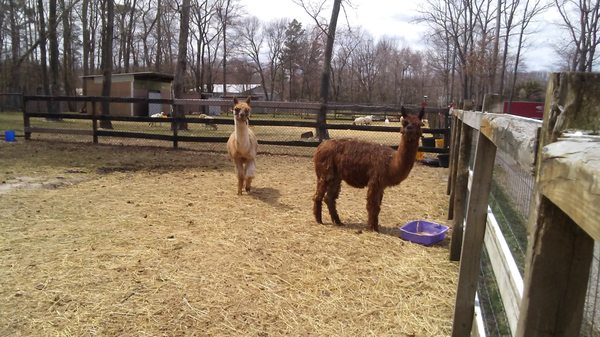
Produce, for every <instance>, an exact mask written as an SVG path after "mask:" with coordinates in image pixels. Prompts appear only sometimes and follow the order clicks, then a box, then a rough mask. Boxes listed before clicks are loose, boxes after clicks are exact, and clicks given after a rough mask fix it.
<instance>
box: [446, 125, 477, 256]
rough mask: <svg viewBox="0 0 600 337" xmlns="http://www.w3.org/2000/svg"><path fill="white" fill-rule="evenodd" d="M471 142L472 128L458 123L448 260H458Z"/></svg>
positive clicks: (460, 248) (460, 247)
mask: <svg viewBox="0 0 600 337" xmlns="http://www.w3.org/2000/svg"><path fill="white" fill-rule="evenodd" d="M472 144H473V128H472V127H470V126H469V125H467V124H466V123H460V145H459V148H458V151H457V152H458V160H457V161H456V164H455V169H456V176H455V179H456V181H455V184H454V198H452V201H453V204H452V205H451V207H452V209H453V217H452V219H453V226H452V241H451V245H450V260H451V261H458V260H460V254H461V250H462V241H463V240H462V239H463V220H464V218H465V205H466V202H467V190H468V186H467V185H468V182H469V160H470V159H471V145H472Z"/></svg>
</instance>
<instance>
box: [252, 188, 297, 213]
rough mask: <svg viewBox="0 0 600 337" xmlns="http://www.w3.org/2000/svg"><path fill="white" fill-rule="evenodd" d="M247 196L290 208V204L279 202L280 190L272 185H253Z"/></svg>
mask: <svg viewBox="0 0 600 337" xmlns="http://www.w3.org/2000/svg"><path fill="white" fill-rule="evenodd" d="M248 196H250V197H252V198H254V199H257V200H260V201H262V202H264V203H266V204H269V205H271V206H274V207H277V208H285V209H291V207H290V206H288V205H286V204H282V203H281V202H279V198H280V197H281V192H279V190H278V189H275V188H272V187H253V188H252V190H251V191H250V193H248Z"/></svg>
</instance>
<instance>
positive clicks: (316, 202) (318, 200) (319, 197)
mask: <svg viewBox="0 0 600 337" xmlns="http://www.w3.org/2000/svg"><path fill="white" fill-rule="evenodd" d="M325 191H327V181H326V180H325V179H317V191H316V192H315V196H314V197H313V214H314V215H315V220H316V221H317V223H320V224H322V223H323V219H322V217H321V212H322V208H323V197H324V196H325Z"/></svg>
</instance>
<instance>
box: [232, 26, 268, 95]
mask: <svg viewBox="0 0 600 337" xmlns="http://www.w3.org/2000/svg"><path fill="white" fill-rule="evenodd" d="M237 34H238V37H239V39H240V44H241V46H240V50H241V51H242V53H243V54H244V55H246V56H247V57H248V58H249V59H250V60H251V61H252V64H253V66H254V70H255V72H256V73H257V74H258V75H259V77H260V84H261V86H262V88H263V92H264V94H265V99H266V100H267V101H268V100H269V91H268V90H267V84H266V80H265V78H266V75H265V71H264V69H263V66H262V62H261V54H262V52H261V50H262V47H263V43H264V39H265V34H264V33H263V31H262V25H261V23H260V21H259V20H258V18H257V17H255V16H251V17H248V18H246V19H244V20H242V22H241V24H240V25H239V26H238V32H237Z"/></svg>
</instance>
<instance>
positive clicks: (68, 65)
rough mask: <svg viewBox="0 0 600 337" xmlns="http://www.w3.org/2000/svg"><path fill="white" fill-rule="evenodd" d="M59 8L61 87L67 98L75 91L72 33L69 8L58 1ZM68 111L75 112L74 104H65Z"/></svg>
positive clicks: (63, 1) (61, 0) (61, 1)
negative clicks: (61, 59)
mask: <svg viewBox="0 0 600 337" xmlns="http://www.w3.org/2000/svg"><path fill="white" fill-rule="evenodd" d="M60 7H61V10H62V12H63V14H62V26H63V86H64V94H65V95H67V96H74V95H75V89H74V88H73V85H72V83H73V82H74V81H73V78H72V71H73V69H72V64H73V52H72V48H71V44H72V39H73V36H72V33H71V7H69V8H67V6H66V5H65V0H60ZM67 105H68V107H69V111H76V110H77V108H76V104H75V102H67Z"/></svg>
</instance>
